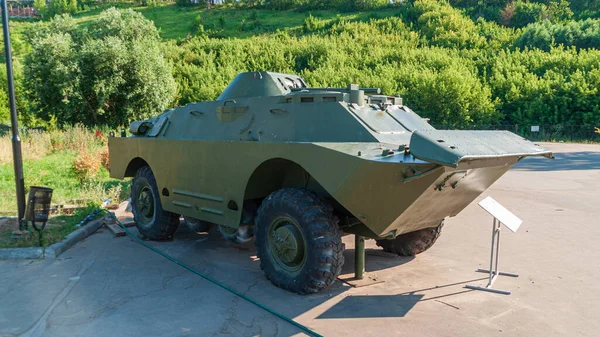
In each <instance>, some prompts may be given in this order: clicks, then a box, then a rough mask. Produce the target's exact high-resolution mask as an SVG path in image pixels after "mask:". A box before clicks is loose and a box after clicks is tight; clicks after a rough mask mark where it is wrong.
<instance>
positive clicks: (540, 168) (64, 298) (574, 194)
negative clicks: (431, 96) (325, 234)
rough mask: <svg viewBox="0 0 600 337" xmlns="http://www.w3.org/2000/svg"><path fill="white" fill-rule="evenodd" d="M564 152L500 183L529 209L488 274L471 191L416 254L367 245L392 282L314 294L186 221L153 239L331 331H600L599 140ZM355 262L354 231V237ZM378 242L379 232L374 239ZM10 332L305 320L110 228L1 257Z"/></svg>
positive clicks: (282, 328) (280, 327)
mask: <svg viewBox="0 0 600 337" xmlns="http://www.w3.org/2000/svg"><path fill="white" fill-rule="evenodd" d="M548 146H549V147H550V148H551V149H553V150H554V151H557V152H558V153H557V159H556V160H555V161H550V160H546V159H537V158H536V159H527V160H525V161H523V162H522V163H521V164H519V165H518V166H517V167H515V168H514V169H513V170H511V171H510V172H509V173H508V174H506V175H505V176H503V177H502V178H501V179H500V180H499V181H498V182H497V183H496V184H495V185H494V186H493V187H492V188H491V189H490V190H488V191H486V193H485V194H484V196H485V195H491V196H493V197H494V198H495V199H496V200H498V201H499V202H500V203H502V204H503V205H505V206H506V207H507V208H509V209H511V210H512V211H513V212H514V213H515V214H517V215H519V216H520V217H521V218H522V219H523V220H524V223H523V225H522V227H521V229H520V231H519V232H518V233H517V234H512V233H509V232H508V231H505V232H504V233H505V234H504V236H503V241H502V247H501V250H502V254H501V260H500V266H501V268H506V269H507V271H511V272H516V273H519V274H520V275H521V276H520V277H519V278H515V279H513V278H500V279H498V280H497V284H496V286H497V287H498V288H506V289H509V290H512V291H513V294H512V295H510V296H503V295H497V294H490V293H484V292H477V291H470V290H468V289H465V288H464V285H465V284H467V283H475V284H485V280H483V279H481V278H482V276H483V274H476V273H474V270H475V269H476V268H479V267H483V268H486V267H487V266H486V264H487V261H488V255H487V254H488V252H489V235H490V233H489V231H490V228H489V227H490V225H491V224H490V221H491V219H490V218H489V217H488V216H486V214H485V213H484V212H483V211H482V210H481V209H480V208H479V207H478V206H477V204H476V203H475V202H474V203H473V204H471V205H470V206H469V207H468V208H467V209H466V210H465V211H464V212H463V213H461V214H460V215H459V216H457V217H455V218H453V219H449V220H448V221H447V226H445V228H444V233H443V235H442V236H441V238H440V239H439V241H438V243H436V245H435V246H434V247H433V248H432V249H431V250H429V251H428V252H427V253H424V254H422V255H420V256H418V257H417V258H414V259H409V258H396V257H385V256H379V255H373V254H369V255H367V271H369V272H371V273H375V274H377V276H378V277H379V278H381V279H383V280H385V281H386V282H385V283H383V284H378V285H374V286H370V287H365V288H358V289H353V288H349V287H348V286H346V285H344V284H342V283H340V282H337V283H336V284H335V285H334V286H333V287H331V288H330V289H328V290H326V291H324V292H322V293H319V294H316V295H311V296H299V295H295V294H291V293H289V292H286V291H283V290H281V289H278V288H276V287H274V286H272V285H271V284H270V283H269V282H268V281H267V280H266V279H265V278H264V277H263V274H262V271H261V270H260V267H259V263H258V262H257V261H256V257H255V251H254V250H253V249H252V248H251V247H250V248H249V249H246V250H243V249H235V248H230V247H228V246H227V244H226V243H225V242H224V241H223V240H221V239H220V238H219V237H218V234H216V233H211V234H210V235H205V236H199V235H197V234H194V233H191V232H190V231H188V230H187V229H186V228H185V226H182V227H181V228H180V230H179V231H178V232H177V234H176V238H175V240H174V241H172V242H152V245H154V246H156V247H158V248H160V249H162V250H164V251H166V252H167V253H169V254H171V255H172V256H174V257H176V258H178V259H181V260H183V261H184V262H185V263H188V264H190V265H192V266H194V267H196V268H198V269H199V270H201V271H202V272H205V273H207V274H208V275H210V276H211V277H213V278H215V279H217V280H221V281H223V282H224V283H225V284H226V285H228V286H231V287H233V288H235V289H237V290H239V291H242V292H243V293H245V294H247V295H248V296H250V297H252V298H255V299H257V300H259V301H261V302H262V303H264V304H266V305H268V306H270V307H272V308H274V309H276V310H278V311H280V312H281V313H283V314H286V315H289V316H290V317H293V318H295V319H296V320H297V321H299V322H301V323H302V324H305V325H307V326H309V327H311V328H313V329H315V330H316V331H318V332H319V333H321V334H323V335H326V336H356V335H363V336H475V335H477V336H544V337H547V336H597V335H598V331H600V321H599V320H598V317H600V305H598V303H600V286H599V285H598V279H600V265H599V264H598V260H600V250H598V248H597V247H598V240H599V238H600V226H599V219H600V216H599V215H600V211H599V205H600V146H598V145H568V144H550V145H548ZM344 241H345V242H346V249H347V250H346V260H347V263H346V266H345V267H346V268H347V270H348V271H349V270H350V268H351V266H352V260H353V258H352V254H353V247H352V246H353V240H352V237H351V236H348V237H345V238H344ZM367 247H368V248H369V247H370V248H374V249H375V244H374V241H367ZM0 284H1V285H2V286H1V287H0V299H1V301H0V336H17V335H19V336H52V337H59V336H254V335H260V336H290V335H302V334H301V333H300V332H299V331H298V330H297V329H296V328H295V327H293V326H291V325H290V324H288V323H286V322H284V321H282V320H280V319H278V318H276V317H274V316H273V315H271V314H269V313H267V312H265V311H263V310H261V309H259V308H257V307H256V306H254V305H252V304H250V303H248V302H246V301H244V300H242V299H240V298H238V297H235V296H233V295H231V294H230V293H228V292H226V291H225V290H222V289H221V288H219V287H217V286H215V285H213V284H211V283H209V282H208V281H205V280H204V279H202V278H200V277H198V276H196V275H194V274H192V273H190V272H188V271H186V270H184V269H183V268H181V267H179V266H177V265H175V264H174V263H172V262H170V261H168V260H166V259H164V258H162V257H160V256H158V255H156V254H154V253H152V252H151V251H150V250H148V249H146V248H144V247H143V246H141V245H139V244H137V243H136V242H135V241H132V240H131V239H130V238H128V237H121V238H113V237H112V235H111V234H110V233H109V232H108V231H107V230H101V231H100V232H98V233H97V234H94V235H92V236H91V237H89V238H88V239H87V240H85V241H84V242H81V243H79V244H77V245H76V246H75V247H73V248H72V249H70V250H69V251H67V252H66V253H64V254H63V255H61V257H60V258H59V259H58V260H56V261H54V262H51V261H0Z"/></svg>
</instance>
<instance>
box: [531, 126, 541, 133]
mask: <svg viewBox="0 0 600 337" xmlns="http://www.w3.org/2000/svg"><path fill="white" fill-rule="evenodd" d="M531 132H540V126H539V125H532V126H531Z"/></svg>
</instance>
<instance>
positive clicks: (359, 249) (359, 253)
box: [338, 235, 385, 288]
mask: <svg viewBox="0 0 600 337" xmlns="http://www.w3.org/2000/svg"><path fill="white" fill-rule="evenodd" d="M338 278H339V279H340V281H342V282H344V283H346V284H348V285H350V286H352V287H355V288H358V287H364V286H370V285H373V284H378V283H383V282H385V281H382V280H379V279H378V277H377V275H375V274H373V273H365V237H364V236H362V235H354V274H352V273H346V274H342V275H340V276H339V277H338Z"/></svg>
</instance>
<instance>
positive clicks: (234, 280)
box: [148, 224, 485, 319]
mask: <svg viewBox="0 0 600 337" xmlns="http://www.w3.org/2000/svg"><path fill="white" fill-rule="evenodd" d="M148 243H149V244H150V245H151V246H153V247H155V248H158V249H160V250H161V251H164V252H166V253H167V254H169V255H171V256H172V257H174V258H176V259H177V260H179V261H181V262H183V263H185V264H187V265H189V266H191V267H192V268H194V269H197V270H199V271H201V272H202V273H205V274H206V275H207V276H208V277H210V278H212V279H215V280H218V281H219V282H222V284H223V285H225V286H227V287H230V288H232V289H234V290H236V291H238V292H240V293H242V294H244V295H245V296H248V297H250V298H252V299H253V300H256V301H258V302H260V303H262V304H264V305H266V306H267V307H269V308H272V309H274V310H276V311H279V312H281V313H284V314H286V315H290V316H291V317H296V316H299V315H302V314H303V313H306V312H309V311H311V310H313V309H314V308H316V307H319V306H320V305H322V304H324V303H325V302H328V301H330V300H332V299H333V298H335V297H336V296H337V295H340V294H343V293H345V292H348V291H349V290H351V289H354V288H352V287H351V286H349V285H348V284H346V283H343V282H342V281H340V280H336V282H334V284H333V285H332V286H330V287H328V288H327V289H325V290H323V291H321V292H319V293H316V294H311V295H298V294H295V293H292V292H289V291H286V290H283V289H280V288H278V287H276V286H274V285H273V284H271V282H270V281H269V280H267V279H266V278H265V277H264V274H263V272H262V270H261V269H260V260H259V259H258V258H257V256H256V249H255V247H254V243H253V241H251V242H248V243H246V244H243V245H232V244H230V243H228V242H227V241H225V240H224V239H223V238H222V237H221V235H220V234H219V233H218V231H217V230H216V228H212V229H211V230H210V231H209V232H208V233H201V234H200V235H199V234H197V233H194V232H192V231H190V230H189V229H188V228H187V227H186V226H185V225H184V224H181V226H180V228H179V229H178V231H177V232H176V234H175V236H174V240H172V241H168V242H154V241H148ZM232 248H234V249H232ZM344 258H345V263H344V266H343V268H342V274H346V273H353V272H354V249H352V248H350V249H347V250H345V252H344ZM413 259H414V257H399V256H396V255H394V254H388V253H384V252H383V251H381V250H379V249H367V252H366V263H365V269H366V272H367V273H369V272H374V271H379V270H384V269H389V268H393V267H397V266H400V265H402V264H405V263H407V262H410V261H412V260H413ZM367 275H368V274H367ZM483 279H485V278H480V279H475V280H468V281H463V282H456V283H451V284H444V285H438V286H435V287H431V288H425V289H419V290H415V291H410V292H405V293H400V294H390V295H344V296H345V297H344V298H343V299H342V300H341V301H339V302H337V303H336V304H335V305H333V306H332V307H330V308H329V309H328V310H326V311H325V312H323V313H322V314H321V315H319V316H318V317H316V318H319V319H331V318H359V317H366V318H368V317H404V316H405V315H406V313H408V312H409V311H410V310H411V309H412V308H413V307H414V306H415V305H416V304H417V303H419V302H423V301H429V300H436V299H439V298H442V297H448V296H454V295H458V294H461V293H465V292H469V291H471V290H462V289H461V291H458V292H451V293H447V292H443V291H441V292H440V289H443V288H446V287H451V286H456V285H460V284H466V283H468V282H473V281H478V280H483ZM384 284H385V283H384ZM428 291H435V293H434V294H432V295H434V296H431V297H430V296H426V294H423V293H424V292H428ZM338 298H339V297H338ZM444 304H446V305H450V304H447V303H444ZM450 306H452V305H450Z"/></svg>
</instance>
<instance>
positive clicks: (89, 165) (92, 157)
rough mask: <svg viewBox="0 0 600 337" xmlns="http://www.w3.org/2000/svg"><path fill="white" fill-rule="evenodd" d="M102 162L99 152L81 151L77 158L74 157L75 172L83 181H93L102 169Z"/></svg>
mask: <svg viewBox="0 0 600 337" xmlns="http://www.w3.org/2000/svg"><path fill="white" fill-rule="evenodd" d="M100 167H102V163H101V160H100V157H99V156H98V154H97V153H94V154H92V153H89V152H87V151H81V152H80V153H79V155H77V157H75V159H73V165H72V169H73V173H74V174H75V177H76V178H77V179H79V181H81V182H85V181H92V180H94V178H95V177H96V175H97V174H98V172H99V171H100Z"/></svg>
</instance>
